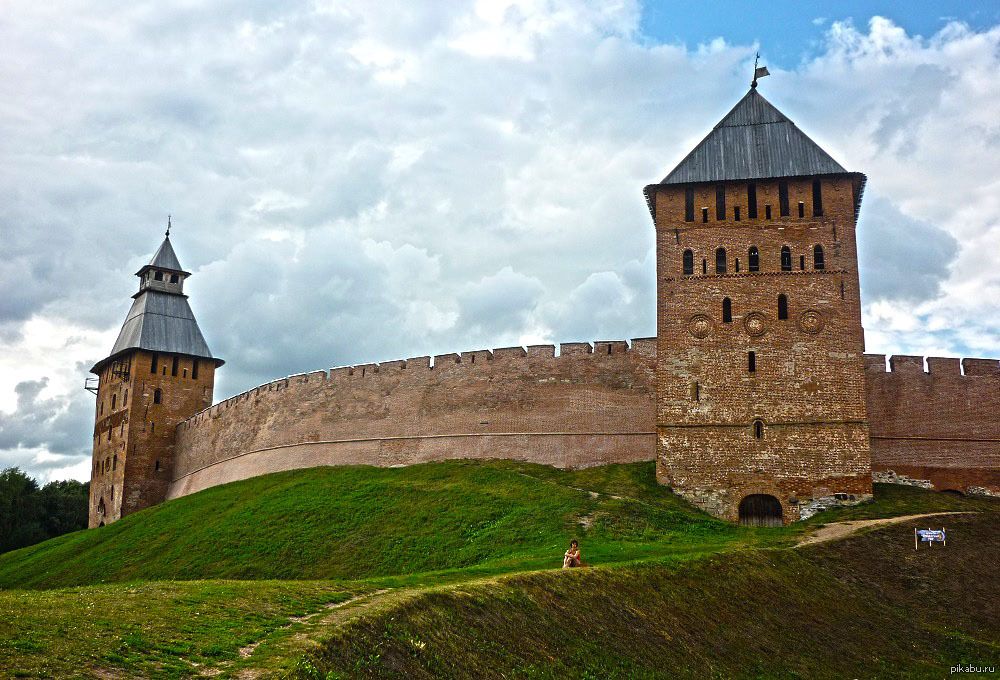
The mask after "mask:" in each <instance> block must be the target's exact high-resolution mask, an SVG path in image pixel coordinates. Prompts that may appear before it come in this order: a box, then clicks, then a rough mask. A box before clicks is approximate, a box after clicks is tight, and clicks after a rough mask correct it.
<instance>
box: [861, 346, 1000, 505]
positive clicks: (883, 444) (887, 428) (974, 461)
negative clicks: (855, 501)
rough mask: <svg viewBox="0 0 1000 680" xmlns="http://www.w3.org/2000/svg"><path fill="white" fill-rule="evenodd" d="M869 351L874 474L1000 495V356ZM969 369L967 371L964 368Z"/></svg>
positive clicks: (879, 477)
mask: <svg viewBox="0 0 1000 680" xmlns="http://www.w3.org/2000/svg"><path fill="white" fill-rule="evenodd" d="M889 363H890V367H891V371H888V372H887V371H886V369H885V355H884V354H866V355H865V370H866V375H865V377H866V382H867V385H868V390H867V394H868V422H869V426H870V428H871V441H872V473H873V474H874V476H875V480H876V481H887V482H896V483H902V484H915V485H918V486H924V487H926V488H933V489H939V490H953V491H959V492H961V493H979V494H983V493H987V494H993V495H1000V362H998V361H997V360H996V359H963V360H962V361H961V363H959V360H958V359H948V358H941V357H928V358H927V369H928V370H927V371H926V372H925V371H924V359H923V357H914V356H900V355H897V356H894V357H892V359H891V360H890V362H889ZM963 369H964V375H963V373H962V371H963Z"/></svg>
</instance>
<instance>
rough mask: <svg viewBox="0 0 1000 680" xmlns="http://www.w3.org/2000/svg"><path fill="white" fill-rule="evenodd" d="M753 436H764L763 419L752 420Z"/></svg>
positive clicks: (758, 437) (759, 437)
mask: <svg viewBox="0 0 1000 680" xmlns="http://www.w3.org/2000/svg"><path fill="white" fill-rule="evenodd" d="M753 438H754V439H763V438H764V421H763V420H761V419H760V418H758V419H757V420H755V421H753Z"/></svg>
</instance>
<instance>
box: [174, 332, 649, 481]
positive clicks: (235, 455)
mask: <svg viewBox="0 0 1000 680" xmlns="http://www.w3.org/2000/svg"><path fill="white" fill-rule="evenodd" d="M655 362H656V340H655V338H640V339H636V340H633V341H632V343H631V345H629V343H627V342H624V341H601V342H595V343H594V344H593V345H591V344H589V343H569V344H563V345H560V348H559V356H555V347H554V346H552V345H533V346H529V347H528V348H527V349H525V348H522V347H508V348H501V349H495V350H492V351H490V350H478V351H474V352H463V353H461V354H443V355H439V356H435V357H434V358H433V365H432V363H431V359H430V357H416V358H412V359H407V360H405V361H388V362H383V363H380V364H364V365H359V366H348V367H342V368H334V369H331V370H330V371H329V373H327V372H326V371H315V372H313V373H306V374H302V375H296V376H291V377H288V378H284V379H281V380H276V381H273V382H271V383H268V384H266V385H261V386H260V387H257V388H254V389H252V390H249V391H247V392H244V393H243V394H239V395H236V396H234V397H232V398H230V399H227V400H226V401H223V402H220V403H219V404H216V405H215V406H212V407H211V408H209V409H206V410H204V411H202V412H200V413H198V414H196V415H195V416H193V417H192V418H190V419H189V420H187V421H185V422H183V423H181V424H180V425H179V426H178V428H177V444H176V457H175V467H174V470H173V482H172V483H171V485H170V489H169V491H168V495H167V497H168V498H176V497H178V496H183V495H186V494H189V493H193V492H195V491H199V490H201V489H205V488H208V487H210V486H215V485H217V484H223V483H226V482H230V481H235V480H238V479H246V478H249V477H254V476H257V475H261V474H267V473H270V472H276V471H280V470H289V469H296V468H304V467H314V466H319V465H345V464H365V465H378V466H391V465H402V464H410V463H421V462H428V461H436V460H445V459H450V458H512V459H517V460H525V461H531V462H536V463H545V464H548V465H555V466H558V467H587V466H591V465H601V464H606V463H624V462H634V461H642V460H652V459H653V458H654V455H655V430H656V427H655V392H656V388H655Z"/></svg>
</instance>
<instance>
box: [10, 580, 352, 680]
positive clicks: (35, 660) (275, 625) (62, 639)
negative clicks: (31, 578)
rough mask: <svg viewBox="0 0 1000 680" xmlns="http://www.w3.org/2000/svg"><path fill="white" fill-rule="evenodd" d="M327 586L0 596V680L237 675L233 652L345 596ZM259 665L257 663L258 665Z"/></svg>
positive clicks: (289, 631)
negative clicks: (210, 670) (220, 671)
mask: <svg viewBox="0 0 1000 680" xmlns="http://www.w3.org/2000/svg"><path fill="white" fill-rule="evenodd" d="M352 594H354V593H352V592H349V591H346V590H344V589H343V588H340V587H338V586H336V585H334V584H330V583H328V582H316V581H190V582H170V583H140V584H129V585H121V584H118V585H107V586H87V587H82V588H65V589H57V590H32V591H29V590H7V591H0V678H10V677H31V678H92V677H96V678H136V677H142V678H145V677H153V678H183V677H191V676H196V675H198V673H199V671H200V670H203V669H204V668H205V667H208V666H214V667H217V668H218V667H223V668H227V669H230V670H231V671H234V672H238V670H239V669H240V664H241V663H245V662H243V661H242V660H241V655H240V653H239V650H240V648H245V647H247V646H249V645H251V644H254V643H259V642H261V641H267V642H269V643H272V644H277V643H278V642H279V641H280V640H281V639H282V638H287V637H288V636H291V635H295V634H296V633H297V632H299V631H298V630H297V629H296V626H294V625H293V626H289V623H290V621H292V620H293V619H291V618H290V617H300V616H303V615H305V614H308V613H311V612H316V611H322V610H324V606H325V605H328V604H330V603H338V602H344V601H346V600H347V599H348V598H350V597H351V596H352ZM258 665H259V664H258Z"/></svg>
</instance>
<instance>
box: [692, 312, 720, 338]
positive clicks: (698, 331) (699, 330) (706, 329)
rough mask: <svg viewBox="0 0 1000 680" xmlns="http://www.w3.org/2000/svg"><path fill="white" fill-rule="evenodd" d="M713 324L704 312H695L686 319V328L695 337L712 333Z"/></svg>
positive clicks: (703, 336) (704, 336)
mask: <svg viewBox="0 0 1000 680" xmlns="http://www.w3.org/2000/svg"><path fill="white" fill-rule="evenodd" d="M713 328H714V324H712V320H711V319H709V318H708V317H707V316H705V315H704V314H695V315H694V316H692V317H691V318H690V319H688V330H689V331H691V335H693V336H694V337H696V338H706V337H708V336H709V335H710V334H711V333H712V329H713Z"/></svg>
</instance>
